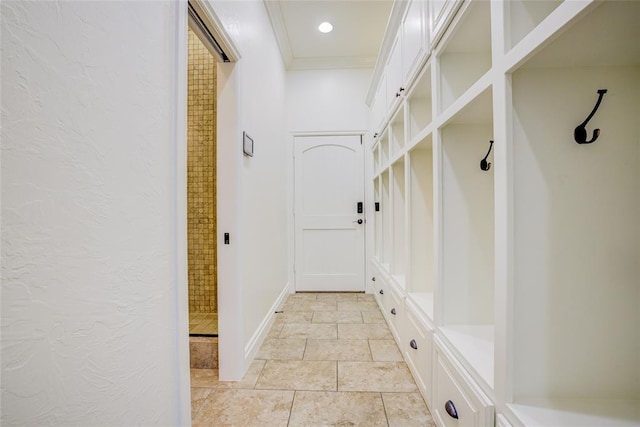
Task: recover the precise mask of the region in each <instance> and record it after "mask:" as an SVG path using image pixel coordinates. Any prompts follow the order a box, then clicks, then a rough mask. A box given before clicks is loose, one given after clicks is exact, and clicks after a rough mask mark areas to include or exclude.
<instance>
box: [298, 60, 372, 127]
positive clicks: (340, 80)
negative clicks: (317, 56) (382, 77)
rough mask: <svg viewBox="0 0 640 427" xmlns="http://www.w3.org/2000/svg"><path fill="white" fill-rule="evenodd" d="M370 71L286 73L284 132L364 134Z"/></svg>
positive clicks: (344, 70) (339, 70)
mask: <svg viewBox="0 0 640 427" xmlns="http://www.w3.org/2000/svg"><path fill="white" fill-rule="evenodd" d="M372 72H373V70H372V69H370V68H353V69H338V70H305V71H289V72H288V73H287V129H288V130H289V131H290V132H296V131H313V132H315V131H356V130H366V129H367V128H368V126H367V115H368V108H367V106H366V104H365V99H366V97H367V91H368V89H369V82H370V80H371V73H372Z"/></svg>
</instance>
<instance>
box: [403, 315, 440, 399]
mask: <svg viewBox="0 0 640 427" xmlns="http://www.w3.org/2000/svg"><path fill="white" fill-rule="evenodd" d="M404 325H405V334H404V342H403V343H402V351H403V352H404V354H405V360H406V361H407V365H409V369H411V372H412V373H413V376H414V377H415V379H416V383H417V384H418V387H419V388H420V390H421V391H422V395H423V396H424V398H425V400H426V401H427V405H429V407H432V405H431V402H432V395H431V390H432V389H431V379H432V378H431V377H432V374H431V368H432V363H431V362H432V359H433V357H432V353H433V335H432V332H431V331H430V330H429V328H427V326H426V325H424V324H423V322H421V321H420V319H419V318H418V317H417V316H416V314H415V313H414V312H413V311H412V310H411V308H409V305H408V304H407V307H406V318H405V323H404Z"/></svg>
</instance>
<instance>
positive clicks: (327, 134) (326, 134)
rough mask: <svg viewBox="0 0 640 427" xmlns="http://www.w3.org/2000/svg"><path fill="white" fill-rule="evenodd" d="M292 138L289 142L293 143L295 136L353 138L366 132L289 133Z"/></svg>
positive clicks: (302, 131)
mask: <svg viewBox="0 0 640 427" xmlns="http://www.w3.org/2000/svg"><path fill="white" fill-rule="evenodd" d="M289 133H290V134H291V136H292V139H291V142H292V143H293V142H294V140H295V137H296V136H353V135H362V136H363V137H364V135H365V134H366V133H367V131H366V130H349V131H344V130H327V131H320V132H319V131H304V130H301V131H290V132H289ZM363 141H364V139H363Z"/></svg>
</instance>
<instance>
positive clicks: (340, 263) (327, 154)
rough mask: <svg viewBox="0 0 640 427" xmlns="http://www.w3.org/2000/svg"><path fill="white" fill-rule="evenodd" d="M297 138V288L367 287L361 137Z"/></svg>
mask: <svg viewBox="0 0 640 427" xmlns="http://www.w3.org/2000/svg"><path fill="white" fill-rule="evenodd" d="M294 143H295V161H294V167H295V193H294V194H295V195H294V197H295V203H294V206H295V215H294V218H295V277H296V290H297V291H364V150H363V148H362V142H361V137H360V136H359V135H349V136H344V135H343V136H305V137H296V138H295V142H294ZM358 203H362V211H363V212H362V213H359V212H358ZM274 238H277V236H274Z"/></svg>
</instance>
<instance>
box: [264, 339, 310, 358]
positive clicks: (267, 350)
mask: <svg viewBox="0 0 640 427" xmlns="http://www.w3.org/2000/svg"><path fill="white" fill-rule="evenodd" d="M306 344H307V340H305V339H296V338H290V339H280V338H276V339H266V340H264V343H262V346H261V347H260V350H258V354H256V359H266V360H270V359H274V360H302V356H304V349H305V346H306Z"/></svg>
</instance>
